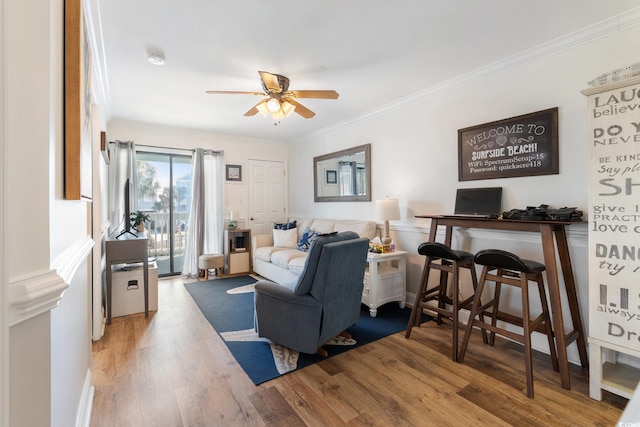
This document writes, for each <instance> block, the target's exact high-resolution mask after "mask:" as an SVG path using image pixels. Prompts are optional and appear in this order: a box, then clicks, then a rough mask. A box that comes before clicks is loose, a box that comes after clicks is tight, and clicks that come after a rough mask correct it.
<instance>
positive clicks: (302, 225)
mask: <svg viewBox="0 0 640 427" xmlns="http://www.w3.org/2000/svg"><path fill="white" fill-rule="evenodd" d="M293 220H296V221H297V227H296V232H297V240H296V241H299V240H300V238H301V237H302V234H303V233H304V231H305V230H306V228H307V227H309V228H310V229H311V230H314V231H316V232H318V233H321V234H323V233H332V232H334V231H336V232H342V231H353V232H356V233H358V235H359V236H360V237H366V238H368V239H369V240H371V239H373V238H374V237H375V236H376V222H375V221H359V220H353V219H339V220H338V219H320V218H315V219H314V218H311V219H309V218H305V219H297V218H292V219H290V220H289V221H293ZM273 240H274V239H273V233H272V234H260V235H255V236H253V238H252V242H251V245H252V246H251V250H252V252H251V253H252V254H253V271H254V272H255V273H256V274H259V275H260V276H262V277H264V278H266V279H269V280H271V281H273V282H276V283H279V284H295V282H296V281H297V280H298V276H299V275H300V273H301V272H302V269H303V267H304V263H305V261H306V259H307V252H303V251H300V250H298V249H297V248H296V249H294V248H290V247H277V246H274V241H273Z"/></svg>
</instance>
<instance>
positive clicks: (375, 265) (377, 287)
mask: <svg viewBox="0 0 640 427" xmlns="http://www.w3.org/2000/svg"><path fill="white" fill-rule="evenodd" d="M406 257H407V252H406V251H395V252H389V253H386V254H376V253H372V252H369V255H368V256H367V269H366V271H365V273H364V289H363V290H362V303H363V304H364V305H366V306H367V307H369V314H370V315H371V317H376V315H377V314H378V307H380V306H381V305H382V304H386V303H388V302H393V301H397V302H399V303H400V307H402V308H404V305H405V298H406V293H407V289H406V267H407V259H406Z"/></svg>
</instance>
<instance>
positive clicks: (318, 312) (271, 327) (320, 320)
mask: <svg viewBox="0 0 640 427" xmlns="http://www.w3.org/2000/svg"><path fill="white" fill-rule="evenodd" d="M368 248H369V239H365V238H359V236H358V234H356V233H354V232H351V231H346V232H343V233H333V234H328V235H321V236H319V237H318V239H317V240H316V241H315V242H314V243H313V244H312V246H311V249H310V250H309V255H308V256H307V261H306V263H305V266H304V269H303V271H302V274H301V275H300V277H299V279H298V282H297V283H296V284H295V285H294V286H291V287H289V286H284V285H279V284H276V283H272V282H267V281H259V282H257V283H256V285H255V327H256V330H257V332H258V335H259V336H261V337H265V338H268V339H270V340H271V341H273V342H275V343H277V344H281V345H283V346H285V347H288V348H290V349H293V350H297V351H299V352H302V353H310V354H313V353H318V354H322V355H325V356H326V351H324V350H323V349H322V345H323V344H324V343H326V342H327V341H328V340H330V339H331V338H334V337H336V336H338V335H340V334H341V333H342V332H343V331H344V330H345V329H347V328H348V327H350V326H352V325H354V324H355V323H357V322H358V320H359V318H360V303H361V299H362V288H363V279H364V270H365V266H366V261H367V251H368Z"/></svg>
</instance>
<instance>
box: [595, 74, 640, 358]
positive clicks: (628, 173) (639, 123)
mask: <svg viewBox="0 0 640 427" xmlns="http://www.w3.org/2000/svg"><path fill="white" fill-rule="evenodd" d="M583 93H584V94H586V95H589V108H588V110H587V113H588V114H589V122H590V127H589V135H588V139H587V141H588V144H589V306H590V310H589V335H590V336H591V337H594V338H597V339H599V340H601V341H604V342H609V343H614V344H617V345H619V346H622V347H626V348H629V349H633V350H640V78H636V79H633V80H632V81H627V82H625V83H618V84H616V85H608V86H606V87H601V88H597V89H589V90H585V91H583Z"/></svg>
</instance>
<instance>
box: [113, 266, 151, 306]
mask: <svg viewBox="0 0 640 427" xmlns="http://www.w3.org/2000/svg"><path fill="white" fill-rule="evenodd" d="M143 268H144V267H129V266H127V265H126V264H117V265H114V266H113V267H112V273H111V280H112V284H111V286H112V292H113V295H112V302H113V308H112V310H111V316H113V317H119V316H127V315H129V314H135V313H144V274H143V270H142V269H143ZM157 310H158V267H157V266H156V263H155V262H154V263H150V264H149V311H157Z"/></svg>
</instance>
